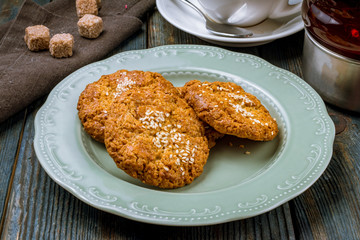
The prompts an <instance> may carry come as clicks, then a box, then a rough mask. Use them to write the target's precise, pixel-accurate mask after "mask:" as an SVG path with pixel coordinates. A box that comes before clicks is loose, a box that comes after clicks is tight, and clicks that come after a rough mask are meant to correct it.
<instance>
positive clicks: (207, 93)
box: [181, 80, 279, 141]
mask: <svg viewBox="0 0 360 240" xmlns="http://www.w3.org/2000/svg"><path fill="white" fill-rule="evenodd" d="M181 91H182V92H183V93H182V95H183V96H184V98H185V100H186V101H187V102H188V103H189V105H190V106H192V107H193V109H194V110H195V112H196V113H197V115H198V116H199V118H200V119H201V120H203V121H204V122H206V123H207V124H209V125H210V126H212V127H213V128H214V129H215V130H216V131H218V132H220V133H223V134H229V135H234V136H237V137H240V138H247V139H251V140H255V141H269V140H272V139H273V138H275V137H276V135H277V134H278V131H279V130H278V126H277V123H276V120H275V119H274V118H272V117H271V115H270V113H269V111H268V110H267V109H266V108H265V107H264V106H263V105H262V104H261V102H260V101H259V100H258V99H257V98H256V97H255V96H253V95H251V94H249V93H246V92H245V91H244V90H243V89H242V87H240V86H239V85H237V84H235V83H232V82H213V83H210V82H200V81H199V80H192V81H190V82H188V83H186V84H185V86H184V87H183V88H182V90H181Z"/></svg>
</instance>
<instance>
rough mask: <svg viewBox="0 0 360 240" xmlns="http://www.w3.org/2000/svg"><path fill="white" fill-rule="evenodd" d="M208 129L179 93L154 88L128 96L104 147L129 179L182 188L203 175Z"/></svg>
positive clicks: (117, 108) (119, 104) (109, 125)
mask: <svg viewBox="0 0 360 240" xmlns="http://www.w3.org/2000/svg"><path fill="white" fill-rule="evenodd" d="M204 133H205V129H204V126H203V124H202V123H201V121H200V120H199V119H198V117H197V116H196V114H195V112H194V110H193V109H192V108H191V107H190V106H189V105H188V104H187V103H186V101H185V100H184V99H182V98H181V97H180V96H179V94H167V93H164V91H162V90H160V89H153V88H150V87H144V88H133V89H130V90H128V91H126V92H124V93H123V94H122V95H121V96H120V97H119V98H117V99H116V100H115V101H114V102H113V103H112V105H111V108H110V111H109V115H108V118H107V120H106V122H105V146H106V149H107V151H108V153H109V154H110V156H111V157H112V158H113V159H114V161H115V163H116V165H117V166H118V167H119V168H120V169H122V170H124V171H125V172H126V173H127V174H129V175H130V176H132V177H134V178H137V179H140V180H141V181H142V182H144V183H146V184H150V185H153V186H157V187H160V188H178V187H182V186H184V185H187V184H190V183H191V182H193V180H194V179H195V178H196V177H198V176H200V174H201V173H202V172H203V167H204V165H205V163H206V161H207V158H208V155H209V148H208V142H207V139H206V137H205V136H204Z"/></svg>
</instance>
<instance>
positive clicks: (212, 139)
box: [176, 87, 224, 149]
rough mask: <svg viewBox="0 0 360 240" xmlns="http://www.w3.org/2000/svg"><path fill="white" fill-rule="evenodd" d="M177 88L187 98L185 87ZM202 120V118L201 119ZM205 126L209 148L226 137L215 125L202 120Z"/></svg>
mask: <svg viewBox="0 0 360 240" xmlns="http://www.w3.org/2000/svg"><path fill="white" fill-rule="evenodd" d="M176 89H177V90H178V92H179V94H180V96H181V97H182V98H185V92H186V91H185V90H186V89H185V87H176ZM200 120H201V119H200ZM201 122H202V123H203V126H204V128H205V137H206V138H207V140H208V143H209V148H210V149H211V148H213V147H215V145H216V141H217V140H218V139H220V138H222V137H224V134H223V133H220V132H218V131H216V130H215V129H214V128H213V127H211V126H210V125H209V124H207V123H206V122H204V121H202V120H201Z"/></svg>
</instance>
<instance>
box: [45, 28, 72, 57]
mask: <svg viewBox="0 0 360 240" xmlns="http://www.w3.org/2000/svg"><path fill="white" fill-rule="evenodd" d="M73 45H74V37H73V36H72V35H71V34H70V33H61V34H55V35H54V36H53V37H52V38H51V39H50V47H49V50H50V54H51V56H53V57H56V58H63V57H71V56H72V55H73V51H72V49H73Z"/></svg>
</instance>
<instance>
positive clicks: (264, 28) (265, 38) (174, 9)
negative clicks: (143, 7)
mask: <svg viewBox="0 0 360 240" xmlns="http://www.w3.org/2000/svg"><path fill="white" fill-rule="evenodd" d="M192 2H193V3H194V4H195V5H197V6H199V5H198V3H197V2H196V1H192ZM156 6H157V8H158V10H159V12H160V14H161V15H162V16H163V17H164V18H165V19H166V20H167V21H168V22H169V23H171V24H172V25H174V26H175V27H177V28H179V29H181V30H183V31H184V32H187V33H190V34H192V35H195V36H197V37H199V38H201V39H203V40H204V41H207V42H210V43H214V44H218V45H222V46H230V47H250V46H258V45H262V44H265V43H269V42H271V41H274V40H276V39H279V38H283V37H286V36H290V35H292V34H294V33H296V32H298V31H300V30H302V29H303V28H304V24H303V21H302V18H301V16H300V5H299V13H298V14H294V15H292V16H290V17H286V18H281V19H277V20H271V19H267V20H265V21H264V22H262V23H260V24H258V25H256V26H253V27H248V28H247V29H249V30H251V31H252V32H253V33H254V35H253V37H250V38H231V37H221V36H216V35H214V34H211V33H210V32H209V31H207V30H206V28H205V25H204V20H203V18H202V17H201V16H200V15H199V13H197V12H196V11H195V10H193V9H192V8H191V7H189V6H187V5H186V4H184V3H182V2H181V1H180V0H157V1H156ZM199 8H201V7H200V6H199Z"/></svg>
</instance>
